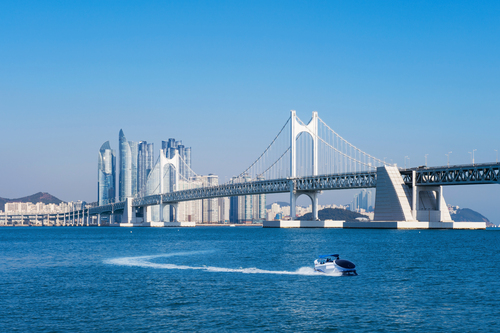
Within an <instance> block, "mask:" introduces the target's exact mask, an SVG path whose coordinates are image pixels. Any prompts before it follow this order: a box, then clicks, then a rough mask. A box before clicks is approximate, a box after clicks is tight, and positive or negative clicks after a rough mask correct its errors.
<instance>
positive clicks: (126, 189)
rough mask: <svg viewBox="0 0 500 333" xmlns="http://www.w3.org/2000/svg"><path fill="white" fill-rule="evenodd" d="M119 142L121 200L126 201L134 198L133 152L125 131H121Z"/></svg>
mask: <svg viewBox="0 0 500 333" xmlns="http://www.w3.org/2000/svg"><path fill="white" fill-rule="evenodd" d="M118 140H119V142H120V188H119V200H120V201H124V200H125V199H126V198H127V197H131V196H132V150H131V149H130V144H129V143H128V142H127V138H126V137H125V135H124V134H123V130H120V134H119V135H118Z"/></svg>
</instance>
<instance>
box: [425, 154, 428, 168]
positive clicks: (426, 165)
mask: <svg viewBox="0 0 500 333" xmlns="http://www.w3.org/2000/svg"><path fill="white" fill-rule="evenodd" d="M427 155H429V154H425V166H427Z"/></svg>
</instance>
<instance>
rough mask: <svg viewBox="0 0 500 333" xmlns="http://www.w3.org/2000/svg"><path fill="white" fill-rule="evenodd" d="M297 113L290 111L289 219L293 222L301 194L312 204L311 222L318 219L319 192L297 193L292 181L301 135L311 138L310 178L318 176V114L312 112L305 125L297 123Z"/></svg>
mask: <svg viewBox="0 0 500 333" xmlns="http://www.w3.org/2000/svg"><path fill="white" fill-rule="evenodd" d="M298 119H299V118H298V117H297V112H296V111H295V110H291V115H290V120H291V130H290V134H291V135H290V178H291V179H290V219H291V220H295V216H296V207H295V206H296V203H297V198H298V197H299V196H301V195H302V194H305V195H307V196H308V197H309V198H310V199H311V202H312V215H313V220H317V219H318V194H320V191H297V190H296V189H295V186H294V184H295V183H294V181H293V179H294V178H296V177H297V138H298V136H299V135H300V134H301V133H303V132H304V133H307V134H309V135H310V136H311V138H312V141H313V144H312V159H313V160H312V172H313V174H312V175H311V176H317V175H318V119H319V118H318V112H316V111H313V113H312V118H311V120H310V121H309V123H308V124H307V125H304V124H303V123H301V122H299V120H298Z"/></svg>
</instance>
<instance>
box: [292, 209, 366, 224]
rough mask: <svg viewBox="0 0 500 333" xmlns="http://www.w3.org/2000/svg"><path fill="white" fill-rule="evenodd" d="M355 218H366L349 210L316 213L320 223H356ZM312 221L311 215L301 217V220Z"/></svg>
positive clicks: (327, 210) (326, 210)
mask: <svg viewBox="0 0 500 333" xmlns="http://www.w3.org/2000/svg"><path fill="white" fill-rule="evenodd" d="M357 217H363V218H366V216H365V215H362V214H360V213H356V212H351V211H350V210H345V209H340V208H325V209H322V210H320V211H319V212H318V218H319V219H320V220H322V221H324V220H336V221H347V222H352V221H357V220H356V218H357ZM302 219H303V220H310V219H312V213H307V214H305V215H303V216H302V217H301V220H302Z"/></svg>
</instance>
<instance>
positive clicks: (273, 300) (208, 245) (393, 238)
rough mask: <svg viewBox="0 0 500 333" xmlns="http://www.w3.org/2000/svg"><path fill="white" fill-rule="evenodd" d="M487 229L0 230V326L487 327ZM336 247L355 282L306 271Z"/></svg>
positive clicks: (494, 276)
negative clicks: (353, 270) (347, 262)
mask: <svg viewBox="0 0 500 333" xmlns="http://www.w3.org/2000/svg"><path fill="white" fill-rule="evenodd" d="M499 239H500V232H498V231H489V230H354V229H263V228H258V227H236V228H227V227H196V228H104V227H101V228H96V227H94V228H92V227H73V228H71V227H30V228H26V227H24V228H23V227H3V228H0V283H1V289H0V332H89V331H95V332H132V331H133V332H194V331H202V332H224V331H228V332H229V331H231V332H234V331H262V332H277V331H282V332H317V331H325V332H345V331H349V332H352V331H354V332H477V331H481V332H499V331H500V297H499V296H500V295H499V292H498V289H499V287H500V259H499V255H500V241H499ZM333 253H338V254H340V257H341V258H343V259H347V260H350V261H352V262H354V263H355V264H356V268H357V272H358V274H359V275H358V276H335V275H324V274H321V273H317V272H315V271H314V270H313V261H314V259H315V258H316V257H317V256H318V255H320V254H333Z"/></svg>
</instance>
